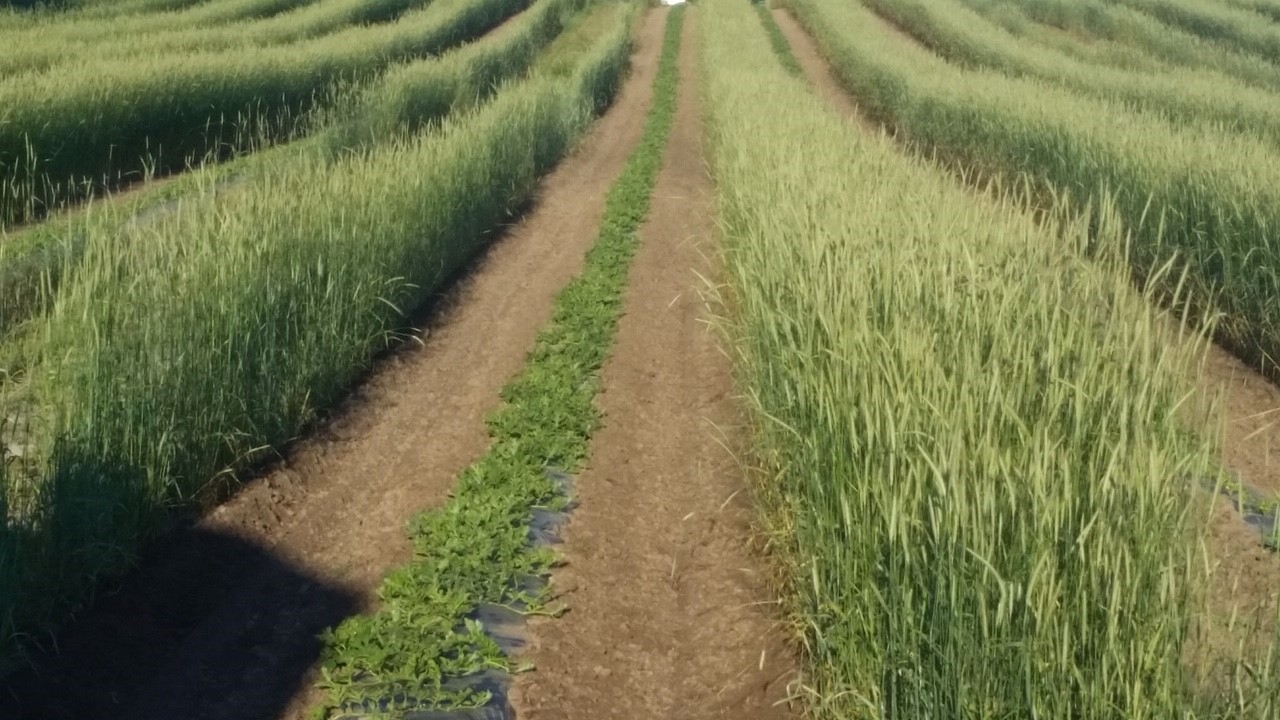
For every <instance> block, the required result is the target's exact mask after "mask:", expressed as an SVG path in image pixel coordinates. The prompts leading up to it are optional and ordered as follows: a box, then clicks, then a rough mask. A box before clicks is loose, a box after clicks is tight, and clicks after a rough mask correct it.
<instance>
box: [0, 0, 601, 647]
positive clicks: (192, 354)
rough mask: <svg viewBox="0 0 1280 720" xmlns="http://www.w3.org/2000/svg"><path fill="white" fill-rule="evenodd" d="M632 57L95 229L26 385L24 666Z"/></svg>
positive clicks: (518, 190)
mask: <svg viewBox="0 0 1280 720" xmlns="http://www.w3.org/2000/svg"><path fill="white" fill-rule="evenodd" d="M542 7H543V8H544V10H543V12H551V10H546V9H545V8H558V9H559V10H560V11H563V12H570V11H572V9H573V8H574V7H575V3H573V2H559V3H558V2H547V3H546V4H545V5H544V6H542ZM530 17H533V18H535V19H536V18H537V16H530ZM616 54H617V53H616V52H614V53H613V54H609V53H606V52H604V51H603V50H599V49H596V50H592V49H591V48H587V49H586V50H581V51H578V54H577V57H578V58H580V60H579V61H578V62H575V63H573V71H572V72H571V73H568V74H565V73H546V74H543V73H540V74H539V75H538V76H536V77H535V78H533V79H530V80H528V81H525V82H523V83H521V84H519V85H516V86H512V87H509V88H507V89H504V90H502V91H501V92H500V93H499V94H498V96H497V97H496V98H495V100H494V101H493V102H492V103H490V104H487V105H485V106H483V107H480V108H478V109H475V110H473V111H468V112H461V113H455V114H454V115H453V116H451V117H450V118H449V119H447V120H445V121H444V122H443V123H441V124H439V126H438V128H436V129H435V130H433V131H432V132H428V133H419V134H416V135H410V134H407V133H396V134H394V135H393V136H391V137H388V138H385V139H384V141H382V142H379V143H377V144H376V145H374V146H371V147H369V148H366V151H365V152H361V153H345V154H342V155H341V156H339V157H336V158H331V157H328V156H327V155H326V154H324V153H300V154H298V155H296V156H295V157H293V158H291V159H289V160H288V162H280V163H274V164H268V165H267V166H266V167H264V168H263V169H262V170H261V171H259V172H255V173H253V174H252V175H250V176H248V177H247V178H246V179H245V180H244V181H243V183H242V184H241V185H239V186H237V187H235V188H232V189H230V190H219V189H216V188H211V187H209V186H208V185H207V184H206V185H205V186H204V187H205V191H204V192H201V193H193V194H191V195H189V196H186V197H184V199H183V202H182V204H181V205H179V206H178V207H177V208H175V209H173V210H172V211H171V212H167V213H164V214H160V215H158V216H157V217H155V218H154V219H153V220H152V221H151V222H148V223H138V222H124V223H117V224H103V225H94V224H92V223H88V224H86V226H85V227H84V228H83V229H84V230H85V231H86V233H87V236H86V237H85V238H84V239H83V249H82V251H81V252H82V256H81V257H80V259H79V262H78V264H77V266H76V268H75V270H74V272H73V273H72V274H71V275H70V276H69V277H68V278H66V279H64V282H63V287H62V288H61V290H60V291H59V293H58V294H57V296H56V301H55V302H54V303H53V305H52V306H51V307H50V308H49V309H48V311H47V312H46V313H45V314H44V315H43V316H42V317H41V318H39V319H38V320H35V321H33V325H32V327H31V328H29V337H30V338H31V340H32V347H33V348H35V349H34V351H33V352H34V354H35V357H33V359H32V364H31V369H30V370H29V372H28V375H29V379H28V380H27V381H26V382H24V383H21V384H20V387H18V388H16V389H13V390H12V392H20V393H22V395H23V396H24V397H25V398H26V403H25V405H23V407H26V408H30V409H31V410H30V413H31V415H30V418H29V427H23V428H19V429H18V430H19V431H20V432H22V433H24V434H25V435H26V437H27V438H28V439H29V444H30V448H31V449H30V450H29V451H28V453H27V454H26V455H25V457H23V458H22V459H21V461H20V462H13V459H12V458H10V461H11V462H7V463H3V464H0V465H4V466H7V468H8V470H7V471H8V472H9V477H8V478H7V480H6V481H5V482H4V484H3V488H4V490H5V495H6V500H5V503H6V504H7V507H8V515H9V518H10V523H9V526H8V527H7V528H6V530H5V533H4V534H3V536H0V559H2V560H0V572H2V573H3V574H2V575H0V603H2V604H0V608H3V610H0V617H3V618H5V620H6V622H7V623H8V624H6V628H5V631H4V641H5V645H6V647H5V650H6V653H8V654H9V655H10V656H11V655H12V651H13V650H14V638H15V635H14V634H13V633H14V632H15V630H14V628H19V629H20V630H22V631H24V632H30V631H32V630H33V629H39V628H40V627H41V625H42V624H43V623H46V622H50V621H54V620H56V619H57V618H58V616H59V614H60V612H62V611H63V610H65V609H66V607H67V602H69V601H74V600H76V599H78V598H80V597H83V593H84V591H85V590H86V589H87V588H88V587H90V586H91V585H92V583H93V582H94V579H95V578H97V577H100V576H102V575H103V574H108V573H112V572H115V571H118V570H119V569H121V568H122V567H125V566H127V565H128V563H129V562H130V561H131V558H132V557H133V553H134V551H135V550H136V548H137V547H138V544H139V542H140V541H141V540H142V539H143V538H146V537H149V536H151V535H152V534H153V533H154V532H155V531H156V530H157V528H158V527H159V523H161V521H162V519H163V517H164V514H165V511H166V509H167V508H168V507H170V506H172V505H173V504H180V503H190V502H192V501H193V500H196V499H207V498H210V497H215V496H216V495H217V494H218V493H217V491H218V489H219V488H220V487H222V486H224V485H225V484H226V483H227V482H229V481H230V478H232V477H233V476H234V474H235V473H236V472H238V471H241V470H243V469H244V468H246V467H248V466H250V465H252V464H253V463H255V462H257V461H259V460H261V459H262V458H263V457H264V454H265V453H266V452H267V451H266V448H269V447H271V446H275V445H278V444H280V443H283V442H286V441H288V440H290V439H292V438H294V437H296V436H297V435H298V434H299V432H300V431H301V430H302V428H304V427H305V426H306V425H307V424H308V423H309V422H311V421H312V420H313V419H314V417H315V413H316V412H317V410H318V409H320V408H325V407H328V406H330V405H331V404H332V403H333V402H334V401H335V400H336V399H337V398H338V397H340V396H341V394H342V393H343V392H344V391H345V389H346V388H348V387H349V386H350V383H351V382H352V380H353V379H354V378H355V377H357V376H358V374H359V373H360V372H361V371H362V369H363V368H366V367H367V366H368V363H369V361H370V358H371V357H372V355H373V354H374V353H376V352H378V351H379V350H381V349H383V348H385V347H386V346H387V345H388V344H389V343H392V342H394V341H395V339H396V337H397V332H398V331H399V330H400V329H401V328H403V326H404V324H405V323H406V320H405V315H404V311H408V310H410V309H412V308H415V307H417V306H418V305H420V304H421V303H422V302H423V301H424V300H425V299H427V298H429V297H430V296H431V294H432V293H434V292H435V291H436V290H437V289H438V288H439V287H440V286H441V285H442V283H444V282H445V281H446V280H447V279H448V278H449V277H450V276H451V275H452V274H453V273H454V272H456V271H457V270H458V269H459V268H460V267H461V266H462V264H463V263H464V262H466V260H467V259H468V258H469V257H471V255H472V254H474V253H475V252H476V251H477V249H479V248H480V247H482V246H483V245H484V244H485V243H486V242H488V240H489V239H490V238H491V237H492V232H493V231H494V229H495V228H496V227H497V226H498V225H499V224H500V223H502V222H503V221H505V220H507V219H508V218H509V217H510V216H511V215H512V214H513V213H515V212H516V211H518V209H519V208H520V206H521V205H522V203H524V202H525V201H526V200H527V199H528V198H529V197H530V194H531V193H532V191H533V189H534V186H535V184H536V181H537V179H538V177H539V175H540V174H542V173H543V172H545V171H546V170H547V169H549V168H550V167H551V166H552V165H553V164H554V163H555V162H556V161H557V160H558V159H559V158H560V157H561V156H562V155H563V154H564V152H566V151H567V149H568V148H569V147H571V144H572V142H573V140H574V138H575V137H577V136H578V135H579V134H580V133H581V132H582V130H583V128H584V127H585V126H586V124H587V123H588V122H589V120H590V118H591V116H592V114H593V112H594V111H595V110H598V109H599V108H601V107H603V105H604V103H606V102H607V101H608V99H609V98H610V97H612V93H613V89H614V87H615V85H616V82H617V79H618V78H617V74H618V72H619V68H618V63H619V62H621V61H625V58H626V54H625V52H624V53H623V54H622V56H621V58H622V60H621V61H619V60H618V59H617V58H616V57H614V56H615V55H616ZM179 298H180V299H181V301H180V302H174V300H175V299H179ZM158 337H165V340H164V342H162V343H158V342H156V339H157V338H158ZM12 407H13V406H11V408H10V409H12ZM9 430H11V431H12V430H13V429H12V428H9ZM3 431H4V429H0V433H2V432H3ZM0 472H3V471H0ZM98 549H102V552H99V551H98Z"/></svg>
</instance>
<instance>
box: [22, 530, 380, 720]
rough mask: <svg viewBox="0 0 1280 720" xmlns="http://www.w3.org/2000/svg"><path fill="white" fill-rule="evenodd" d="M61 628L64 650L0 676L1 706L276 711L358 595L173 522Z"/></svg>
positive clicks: (101, 713)
mask: <svg viewBox="0 0 1280 720" xmlns="http://www.w3.org/2000/svg"><path fill="white" fill-rule="evenodd" d="M149 555H150V557H144V558H143V562H142V565H141V567H140V568H139V569H138V570H136V571H134V572H133V573H130V574H129V575H128V576H127V577H125V578H124V579H123V580H122V581H121V582H120V583H119V586H118V588H117V589H116V590H115V591H114V592H109V593H105V594H102V595H99V597H98V598H97V600H96V602H95V603H94V607H93V609H92V610H91V611H90V612H88V613H85V614H83V615H82V616H81V617H80V618H78V619H77V620H76V621H75V622H73V623H70V624H69V625H67V626H66V627H64V628H63V630H62V632H60V633H59V635H58V645H57V648H56V651H54V650H51V651H50V652H48V653H46V654H45V655H44V656H43V657H38V658H36V661H35V666H34V667H33V668H32V669H29V670H26V671H23V672H20V673H17V674H14V675H12V676H10V677H7V678H5V679H4V680H3V681H0V717H3V718H6V719H9V718H12V719H14V720H19V719H21V720H28V719H29V720H36V719H37V718H38V719H39V720H73V719H74V720H82V719H83V720H112V719H114V718H121V719H124V718H129V719H130V720H151V719H153V718H154V719H155V720H162V719H163V720H176V719H177V718H187V719H195V718H200V719H208V720H214V719H221V718H226V719H227V720H232V719H233V718H234V720H244V718H265V717H274V716H276V715H278V714H280V712H281V711H282V710H283V708H284V706H285V704H286V703H287V702H288V701H289V700H290V699H291V698H292V697H293V696H294V695H295V693H296V692H297V691H298V688H299V686H300V685H301V684H302V683H303V682H304V681H305V680H306V675H307V671H308V669H309V668H310V667H311V666H312V665H313V664H314V662H315V661H316V659H317V658H318V656H319V653H320V649H321V646H320V642H319V641H318V640H317V639H316V636H317V634H318V633H319V632H320V631H321V630H323V629H324V628H326V627H329V626H330V625H333V624H335V623H337V622H339V621H341V620H342V619H343V618H345V617H347V616H348V615H351V614H352V613H354V612H356V611H357V610H358V604H357V599H356V596H355V595H354V594H353V593H351V592H349V591H347V590H345V589H342V588H337V587H332V586H329V585H326V584H324V583H322V582H319V581H317V580H316V579H315V578H313V577H310V576H308V575H307V574H306V573H304V572H301V571H299V570H298V569H297V568H296V567H294V566H292V565H291V564H290V563H289V562H288V561H286V560H284V559H282V558H280V557H276V556H274V555H273V554H272V553H271V552H269V551H267V550H265V549H264V548H261V547H258V546H256V545H253V544H251V543H248V542H245V541H244V540H242V539H240V538H236V537H232V536H229V535H226V534H220V533H214V532H210V531H207V530H199V529H193V530H189V531H185V532H180V533H177V534H175V536H173V537H171V538H169V540H168V542H167V543H165V544H164V545H163V546H159V547H155V548H153V549H152V551H151V552H150V553H149Z"/></svg>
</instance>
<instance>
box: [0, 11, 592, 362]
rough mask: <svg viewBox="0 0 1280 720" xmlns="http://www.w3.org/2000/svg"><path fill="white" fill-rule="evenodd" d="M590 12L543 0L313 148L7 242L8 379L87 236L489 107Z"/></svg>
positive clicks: (292, 149)
mask: <svg viewBox="0 0 1280 720" xmlns="http://www.w3.org/2000/svg"><path fill="white" fill-rule="evenodd" d="M583 4H584V0H539V1H538V2H537V3H536V4H535V5H534V6H533V7H531V8H530V9H529V10H527V11H526V12H524V13H522V14H521V15H520V16H518V17H516V18H514V19H513V20H512V21H511V22H510V23H507V24H506V25H504V26H503V27H502V28H500V29H499V30H498V31H496V32H494V33H492V34H490V35H488V36H486V37H484V38H481V39H479V40H477V41H476V42H473V43H470V44H468V45H466V46H464V47H462V48H459V49H457V50H453V51H451V52H448V53H445V54H444V55H442V56H440V57H438V58H428V59H424V60H418V61H415V62H411V63H406V64H404V65H402V66H400V67H398V68H396V69H394V70H391V71H389V72H387V73H386V74H385V75H383V76H382V77H381V78H379V80H378V81H377V82H375V83H372V84H371V85H370V86H369V87H367V88H366V89H364V90H363V91H361V92H359V93H357V94H354V95H352V96H350V98H349V99H348V100H345V101H343V102H341V103H339V104H338V106H337V107H336V108H335V109H334V111H333V112H332V113H331V115H330V117H329V118H328V120H327V121H326V122H324V123H323V125H322V127H321V129H320V130H318V131H317V132H316V133H315V134H314V135H313V136H312V137H311V138H308V139H307V140H303V141H298V142H295V143H293V144H291V145H288V146H279V147H277V148H272V149H269V150H265V151H262V152H259V153H256V154H253V155H250V156H247V157H245V158H242V159H240V160H238V161H235V162H231V163H225V164H222V165H219V166H211V167H210V168H208V169H206V171H204V172H200V173H191V174H189V175H188V176H187V177H185V178H182V179H180V180H178V181H177V182H174V183H169V184H168V185H164V186H161V189H160V190H158V191H156V192H149V193H146V194H144V195H143V196H141V197H129V198H128V199H127V200H125V201H123V202H109V201H105V202H102V203H100V204H99V205H96V206H93V207H91V208H90V209H89V211H88V212H87V213H83V214H73V215H70V216H66V217H62V218H58V219H51V220H48V221H46V222H44V223H42V224H41V225H40V226H37V227H34V228H32V229H30V230H27V231H25V232H23V233H21V234H20V235H17V236H15V237H13V238H10V239H7V240H0V375H3V374H12V373H14V372H17V371H18V370H19V369H20V368H21V367H22V366H23V365H24V364H25V361H24V355H25V348H21V347H18V348H9V350H8V352H5V350H4V343H5V339H6V336H8V335H9V334H10V333H12V332H14V331H15V330H17V329H19V328H20V327H21V326H22V325H23V324H24V323H27V322H28V320H29V319H30V318H31V317H32V316H33V315H34V314H36V313H38V312H39V311H40V310H41V309H42V308H44V307H46V306H47V305H48V303H49V302H50V301H51V300H52V299H53V297H54V296H55V295H56V293H57V290H58V287H59V286H60V284H61V281H62V277H63V275H64V274H66V273H68V272H70V271H72V270H73V269H74V267H75V265H76V263H77V262H78V259H79V257H80V254H81V252H82V251H83V249H84V240H85V238H87V237H89V236H90V235H94V234H98V235H101V234H104V233H109V232H115V231H118V229H119V228H120V227H122V226H124V225H126V224H129V223H135V222H138V221H139V218H143V220H142V221H143V222H146V220H145V218H146V214H147V213H148V212H150V213H155V212H161V210H160V209H159V208H162V207H164V206H166V205H167V206H170V207H172V206H173V205H174V204H176V203H180V202H181V200H182V198H183V197H184V196H186V195H189V194H191V193H198V192H200V191H201V188H207V187H209V186H210V185H211V184H214V183H222V184H223V185H226V184H228V181H229V180H230V179H233V178H234V182H235V183H238V184H243V183H246V182H247V181H248V180H249V179H250V178H251V177H252V176H254V175H257V174H260V173H263V172H268V171H269V170H268V169H269V168H274V170H272V171H273V172H286V173H287V172H288V167H289V166H290V163H296V162H312V161H314V159H316V158H325V157H327V158H337V157H339V156H340V155H341V154H342V153H344V152H347V151H350V150H354V149H359V148H368V147H370V146H373V145H376V144H377V143H379V142H386V141H387V140H388V139H390V138H392V137H394V136H395V135H397V134H405V133H412V132H415V131H417V130H419V129H420V128H422V127H423V126H425V125H428V124H432V123H439V122H440V121H441V120H442V119H443V118H445V117H447V116H448V115H449V114H450V113H453V112H456V111H460V110H465V109H467V108H469V107H471V106H473V105H475V104H476V103H477V102H480V101H483V100H484V99H486V98H487V97H489V96H490V95H491V94H492V93H493V92H494V91H496V89H497V88H498V87H499V86H500V85H501V84H502V83H504V82H507V81H509V80H511V79H512V78H516V77H519V76H520V75H522V74H524V73H525V72H527V71H528V70H529V69H530V67H531V66H532V65H533V64H534V62H535V61H536V60H537V58H538V57H539V54H540V53H542V52H543V50H544V48H545V47H546V45H547V44H548V43H550V42H552V41H553V40H554V39H556V38H558V37H561V35H562V31H563V30H564V29H565V27H566V25H567V24H569V23H570V22H571V20H572V18H573V17H574V16H575V15H576V13H578V12H579V11H580V10H581V9H582V7H583ZM588 30H589V29H588ZM573 34H576V33H573ZM304 156H305V157H304ZM226 192H234V189H231V190H227V191H226ZM2 380H3V378H0V381H2Z"/></svg>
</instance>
